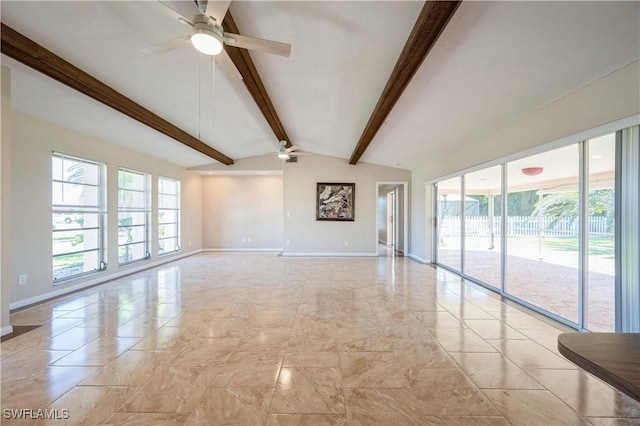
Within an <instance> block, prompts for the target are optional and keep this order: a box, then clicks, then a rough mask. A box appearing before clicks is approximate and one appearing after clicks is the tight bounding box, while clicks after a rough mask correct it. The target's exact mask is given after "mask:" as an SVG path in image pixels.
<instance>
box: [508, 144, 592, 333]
mask: <svg viewBox="0 0 640 426" xmlns="http://www.w3.org/2000/svg"><path fill="white" fill-rule="evenodd" d="M579 152H580V151H579V145H578V144H574V145H570V146H567V147H564V148H560V149H556V150H553V151H548V152H545V153H542V154H538V155H534V156H531V157H527V158H523V159H521V160H517V161H512V162H510V163H508V164H507V170H508V173H507V182H508V183H507V216H506V221H507V252H506V276H505V293H507V294H510V295H512V296H515V297H517V298H518V299H521V300H523V301H525V302H527V303H530V304H532V305H535V306H538V307H540V308H542V309H544V310H545V311H547V312H550V313H552V314H554V315H557V316H558V317H560V318H564V319H567V320H569V321H571V322H573V323H576V324H577V323H578V298H579V294H578V289H579V286H578V284H579V266H580V260H579V259H580V258H579V229H580V226H579V225H580V224H579V219H578V216H579V214H578V211H579V208H578V207H579V188H578V184H579V169H580V156H579Z"/></svg>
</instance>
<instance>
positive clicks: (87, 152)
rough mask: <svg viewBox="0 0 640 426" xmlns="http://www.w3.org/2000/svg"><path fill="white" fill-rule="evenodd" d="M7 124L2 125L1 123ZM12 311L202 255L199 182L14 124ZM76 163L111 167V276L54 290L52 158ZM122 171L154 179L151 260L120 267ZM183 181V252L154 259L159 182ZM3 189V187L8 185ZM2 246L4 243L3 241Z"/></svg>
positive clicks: (35, 123) (54, 129)
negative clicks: (58, 156)
mask: <svg viewBox="0 0 640 426" xmlns="http://www.w3.org/2000/svg"><path fill="white" fill-rule="evenodd" d="M3 123H4V120H3ZM12 131H13V133H12V138H13V144H12V158H11V161H12V163H13V164H14V165H18V164H19V165H20V166H19V167H13V170H12V182H13V189H12V190H13V194H12V214H13V220H12V233H13V235H12V238H11V252H12V253H13V255H14V257H13V260H12V267H11V278H10V280H11V302H12V307H17V306H21V305H23V304H25V303H33V302H35V301H38V300H41V299H43V298H45V297H47V296H49V297H50V296H53V295H56V294H58V293H61V292H64V291H66V290H70V289H74V288H78V287H82V286H83V285H89V284H94V283H96V281H97V282H100V281H104V280H107V279H109V278H113V277H114V276H118V275H121V274H123V273H127V272H132V271H135V270H137V269H140V268H143V267H145V266H151V265H152V264H154V263H157V262H161V261H166V260H170V259H171V258H175V257H176V256H180V255H185V254H188V253H191V252H197V251H199V250H200V249H201V248H202V216H201V214H202V205H201V198H200V197H201V195H202V187H201V178H200V176H199V175H197V174H195V173H193V172H188V171H186V170H185V169H184V168H182V167H179V166H176V165H173V164H170V163H167V162H164V161H161V160H156V159H153V158H151V157H148V156H146V155H142V154H139V153H137V152H134V151H131V150H127V149H125V148H122V147H120V146H117V145H113V144H109V143H107V142H105V141H101V140H98V139H95V138H92V137H90V136H87V135H83V134H79V133H76V132H73V131H71V130H68V129H65V128H62V127H59V126H57V125H54V124H52V123H48V122H46V121H42V120H40V119H37V118H34V117H30V116H27V115H24V114H20V113H15V112H14V113H13V116H12ZM53 151H57V152H61V153H64V154H68V155H73V156H77V157H81V158H86V159H89V160H94V161H99V162H102V163H105V164H106V165H107V209H108V214H107V264H108V267H107V270H106V271H105V272H100V273H97V274H92V275H91V276H88V277H86V278H82V279H77V280H71V281H67V282H64V283H61V284H58V285H56V286H53V284H52V247H51V153H52V152H53ZM118 166H123V167H127V168H130V169H133V170H138V171H142V172H146V173H150V174H151V176H152V182H153V184H152V197H151V200H152V215H151V216H152V222H151V229H152V235H153V236H154V238H153V239H152V242H153V245H152V246H151V247H150V251H151V255H152V257H151V259H150V260H147V261H143V262H138V263H134V264H131V265H129V266H123V267H119V266H118V253H117V246H118V241H117V227H118V218H117V214H116V209H117V205H118V199H117V190H116V189H117V182H118ZM158 176H164V177H168V178H173V179H178V180H180V181H181V201H182V203H181V209H182V215H181V223H182V226H181V231H182V232H181V247H182V251H181V253H179V254H176V255H165V256H161V257H159V256H158V255H157V252H158V248H157V239H156V237H157V177H158ZM3 181H4V179H3ZM3 239H4V238H3ZM19 274H26V275H27V284H26V285H24V286H18V275H19Z"/></svg>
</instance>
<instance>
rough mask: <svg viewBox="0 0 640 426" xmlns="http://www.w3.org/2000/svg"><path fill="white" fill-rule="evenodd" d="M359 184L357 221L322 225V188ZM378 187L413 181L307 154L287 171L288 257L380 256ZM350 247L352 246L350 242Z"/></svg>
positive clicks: (405, 174)
mask: <svg viewBox="0 0 640 426" xmlns="http://www.w3.org/2000/svg"><path fill="white" fill-rule="evenodd" d="M317 182H347V183H352V182H353V183H355V185H356V187H355V198H354V204H355V211H354V213H355V220H354V221H353V222H333V221H316V211H315V209H316V183H317ZM377 182H411V173H410V172H409V171H408V170H403V169H397V168H392V167H384V166H376V165H372V164H367V163H359V164H358V165H356V166H352V165H350V164H348V162H347V160H343V159H338V158H334V157H327V156H321V155H305V156H300V157H299V158H298V162H297V163H286V164H285V167H284V238H283V240H284V248H283V249H284V250H283V254H284V255H285V256H296V255H297V256H300V255H336V256H353V255H360V256H363V255H364V256H375V254H376V252H377V241H378V235H377V217H376V210H377V208H376V206H377V203H378V187H377ZM345 242H346V243H345Z"/></svg>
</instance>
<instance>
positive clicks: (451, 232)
mask: <svg viewBox="0 0 640 426" xmlns="http://www.w3.org/2000/svg"><path fill="white" fill-rule="evenodd" d="M461 194H462V179H461V178H460V177H459V176H458V177H454V178H452V179H448V180H444V181H442V182H438V186H437V200H438V201H437V203H438V220H437V223H438V228H437V230H436V233H437V247H438V252H437V253H438V263H440V264H441V265H444V266H447V267H449V268H451V269H453V270H455V271H458V272H460V271H461V263H460V261H461V258H462V257H461V251H460V250H461V242H462V239H461V235H462V234H461V227H462V221H461V219H462V210H463V209H464V201H463V199H462V197H461Z"/></svg>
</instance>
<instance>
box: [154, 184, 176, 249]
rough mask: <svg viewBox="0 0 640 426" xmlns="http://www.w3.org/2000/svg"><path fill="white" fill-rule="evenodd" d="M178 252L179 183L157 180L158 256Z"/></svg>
mask: <svg viewBox="0 0 640 426" xmlns="http://www.w3.org/2000/svg"><path fill="white" fill-rule="evenodd" d="M178 250H180V181H177V180H173V179H168V178H163V177H160V178H158V254H166V253H171V252H175V251H178Z"/></svg>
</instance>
